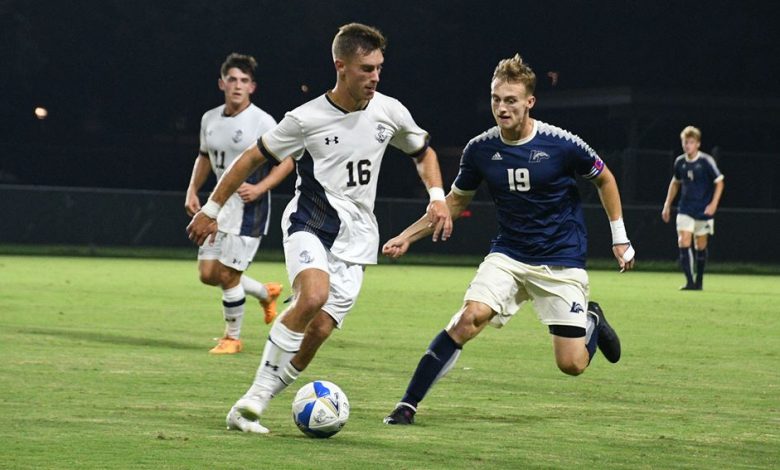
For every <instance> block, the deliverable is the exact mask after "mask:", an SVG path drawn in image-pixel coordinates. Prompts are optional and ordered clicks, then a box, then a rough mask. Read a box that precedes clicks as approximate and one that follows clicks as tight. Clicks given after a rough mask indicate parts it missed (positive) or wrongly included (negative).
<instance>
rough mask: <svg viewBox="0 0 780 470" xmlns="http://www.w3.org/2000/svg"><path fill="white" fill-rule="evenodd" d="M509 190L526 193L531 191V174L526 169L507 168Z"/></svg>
mask: <svg viewBox="0 0 780 470" xmlns="http://www.w3.org/2000/svg"><path fill="white" fill-rule="evenodd" d="M506 172H507V174H508V175H509V190H510V191H520V192H526V191H529V190H530V189H531V174H530V173H529V172H528V168H507V170H506Z"/></svg>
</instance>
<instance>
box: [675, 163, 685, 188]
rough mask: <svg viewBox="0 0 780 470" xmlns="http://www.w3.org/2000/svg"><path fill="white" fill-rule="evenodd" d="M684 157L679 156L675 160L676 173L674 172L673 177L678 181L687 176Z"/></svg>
mask: <svg viewBox="0 0 780 470" xmlns="http://www.w3.org/2000/svg"><path fill="white" fill-rule="evenodd" d="M683 158H685V157H677V160H675V161H674V173H673V174H672V178H674V180H675V181H677V182H678V183H679V182H681V181H682V180H683V178H684V177H685V175H684V174H683Z"/></svg>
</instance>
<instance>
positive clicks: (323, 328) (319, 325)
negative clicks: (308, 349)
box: [306, 315, 336, 343]
mask: <svg viewBox="0 0 780 470" xmlns="http://www.w3.org/2000/svg"><path fill="white" fill-rule="evenodd" d="M325 317H327V318H325ZM335 326H336V325H335V323H334V322H333V319H332V318H330V316H328V315H325V316H324V317H323V316H322V315H319V316H317V318H315V319H314V321H312V322H311V323H310V324H309V326H308V327H307V328H306V334H307V335H311V336H312V338H313V339H315V340H317V341H318V343H322V342H324V341H325V340H326V339H328V338H329V337H330V335H331V333H333V328H334V327H335Z"/></svg>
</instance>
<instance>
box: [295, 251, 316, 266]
mask: <svg viewBox="0 0 780 470" xmlns="http://www.w3.org/2000/svg"><path fill="white" fill-rule="evenodd" d="M298 261H300V262H301V263H303V264H309V263H311V262H312V261H314V257H313V256H312V255H311V253H309V252H308V251H306V250H303V251H301V254H299V255H298Z"/></svg>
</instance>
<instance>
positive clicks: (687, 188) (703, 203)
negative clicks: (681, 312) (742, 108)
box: [661, 126, 723, 290]
mask: <svg viewBox="0 0 780 470" xmlns="http://www.w3.org/2000/svg"><path fill="white" fill-rule="evenodd" d="M680 140H681V141H682V147H683V151H684V152H685V153H683V154H682V155H680V156H679V157H677V159H676V160H675V161H674V175H673V176H672V181H671V182H670V183H669V190H668V191H667V193H666V201H664V208H663V210H662V211H661V218H662V219H663V221H664V222H666V223H669V220H670V214H671V208H672V202H673V201H674V198H675V197H676V196H677V193H678V192H679V193H680V203H679V205H678V206H677V220H676V223H677V246H678V247H679V248H680V266H681V267H682V270H683V273H685V285H684V286H682V287H681V288H680V289H681V290H702V288H703V287H704V265H705V264H706V263H707V236H708V235H713V234H714V233H715V219H714V218H713V217H714V216H715V212H716V211H717V210H718V204H719V203H720V197H721V195H722V194H723V174H722V173H721V172H720V170H719V169H718V165H717V164H716V163H715V159H714V158H712V156H711V155H708V154H706V153H704V152H701V151H699V147H700V146H701V131H700V130H699V129H697V128H696V127H693V126H688V127H686V128H685V129H683V130H682V132H681V133H680ZM681 189H682V191H681ZM692 241H695V245H694V246H695V248H696V257H695V259H696V277H695V279H694V275H693V265H694V258H693V256H691V242H692Z"/></svg>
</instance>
